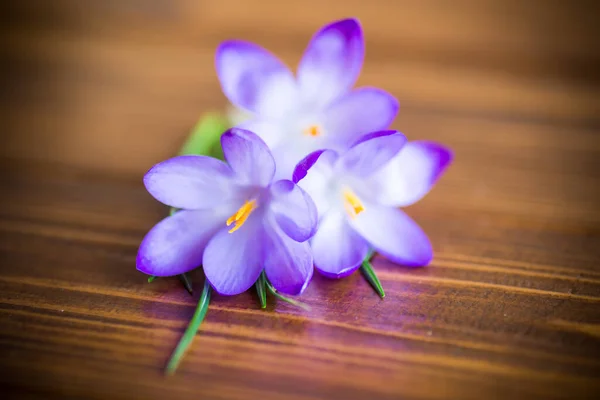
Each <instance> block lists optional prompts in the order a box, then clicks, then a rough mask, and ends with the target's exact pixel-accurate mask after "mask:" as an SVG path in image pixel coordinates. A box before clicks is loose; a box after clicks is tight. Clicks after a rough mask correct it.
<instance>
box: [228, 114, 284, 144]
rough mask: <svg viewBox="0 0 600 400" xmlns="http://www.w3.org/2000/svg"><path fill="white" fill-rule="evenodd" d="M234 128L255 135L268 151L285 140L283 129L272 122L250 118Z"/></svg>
mask: <svg viewBox="0 0 600 400" xmlns="http://www.w3.org/2000/svg"><path fill="white" fill-rule="evenodd" d="M236 128H240V129H245V130H247V131H250V132H254V133H256V135H258V137H260V138H261V139H262V140H263V141H264V142H265V143H266V145H267V146H268V147H269V149H274V148H275V146H277V144H279V143H281V141H282V140H284V139H286V133H287V132H286V130H285V127H284V126H282V125H281V124H279V123H278V122H276V121H274V120H268V119H260V118H252V119H249V120H246V121H243V122H241V123H240V124H239V125H237V126H236Z"/></svg>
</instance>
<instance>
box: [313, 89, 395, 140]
mask: <svg viewBox="0 0 600 400" xmlns="http://www.w3.org/2000/svg"><path fill="white" fill-rule="evenodd" d="M398 107H399V105H398V100H396V99H395V98H394V97H393V96H392V95H390V94H389V93H387V92H385V91H383V90H381V89H376V88H361V89H356V90H354V91H352V92H350V93H348V94H347V95H345V96H343V97H341V98H340V99H338V100H337V101H336V102H335V103H333V104H332V105H331V106H329V108H328V109H327V111H326V112H325V114H324V115H325V117H324V118H325V120H324V122H323V125H324V130H325V132H327V133H328V134H329V135H331V137H332V139H334V140H335V146H336V148H343V149H346V148H348V147H350V145H351V144H352V143H353V142H354V141H355V140H356V139H358V138H359V137H360V136H361V135H364V134H366V133H368V132H375V131H379V130H382V129H386V128H387V127H388V126H389V125H390V124H391V123H392V121H393V120H394V118H396V115H397V114H398Z"/></svg>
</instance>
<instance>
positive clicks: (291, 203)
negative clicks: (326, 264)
mask: <svg viewBox="0 0 600 400" xmlns="http://www.w3.org/2000/svg"><path fill="white" fill-rule="evenodd" d="M270 189H271V204H270V211H271V212H272V214H273V216H274V218H275V221H277V224H278V225H279V227H280V228H281V229H282V230H283V232H285V233H286V234H287V235H288V236H289V237H291V238H292V239H293V240H295V241H297V242H304V241H306V240H308V239H309V238H310V237H312V235H314V234H315V231H316V229H317V208H316V206H315V203H313V201H312V199H311V198H310V196H309V195H308V194H307V193H306V192H305V191H304V190H302V189H301V188H300V187H299V186H297V185H296V184H295V183H294V182H292V181H288V180H280V181H277V182H275V183H274V184H273V185H271V188H270Z"/></svg>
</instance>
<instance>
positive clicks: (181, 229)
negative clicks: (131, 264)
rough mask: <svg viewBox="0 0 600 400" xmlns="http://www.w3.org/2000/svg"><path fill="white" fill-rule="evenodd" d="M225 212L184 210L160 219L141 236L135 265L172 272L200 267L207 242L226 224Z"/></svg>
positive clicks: (155, 272) (157, 272)
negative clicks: (142, 237)
mask: <svg viewBox="0 0 600 400" xmlns="http://www.w3.org/2000/svg"><path fill="white" fill-rule="evenodd" d="M225 215H226V214H224V213H223V212H219V211H215V210H200V211H197V210H196V211H187V210H183V211H179V212H177V213H175V214H174V215H173V216H170V217H167V218H165V219H163V220H162V221H160V222H159V223H158V224H156V225H155V226H154V227H153V228H152V229H151V230H150V231H149V232H148V233H147V234H146V237H144V239H143V240H142V243H141V245H140V248H139V251H138V254H137V260H136V266H137V269H138V270H140V271H142V272H143V273H146V274H149V275H155V276H172V275H177V274H182V273H184V272H187V271H190V270H192V269H194V268H196V267H199V266H200V264H202V255H203V253H204V249H205V247H206V244H207V243H208V241H209V240H210V238H211V237H212V236H213V235H214V234H215V233H216V232H217V231H218V230H219V228H221V227H222V226H224V225H225V219H226V218H227V217H226V216H225Z"/></svg>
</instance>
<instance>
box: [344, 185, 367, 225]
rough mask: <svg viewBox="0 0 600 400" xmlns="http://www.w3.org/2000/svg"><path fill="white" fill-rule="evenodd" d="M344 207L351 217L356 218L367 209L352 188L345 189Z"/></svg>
mask: <svg viewBox="0 0 600 400" xmlns="http://www.w3.org/2000/svg"><path fill="white" fill-rule="evenodd" d="M344 207H345V208H346V212H347V213H348V215H350V218H355V217H356V216H357V215H358V214H360V213H361V212H363V211H365V207H364V206H363V204H362V203H361V202H360V200H359V198H358V197H357V196H356V195H355V194H354V192H352V191H351V190H348V189H346V190H344Z"/></svg>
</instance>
